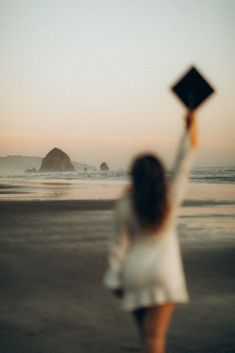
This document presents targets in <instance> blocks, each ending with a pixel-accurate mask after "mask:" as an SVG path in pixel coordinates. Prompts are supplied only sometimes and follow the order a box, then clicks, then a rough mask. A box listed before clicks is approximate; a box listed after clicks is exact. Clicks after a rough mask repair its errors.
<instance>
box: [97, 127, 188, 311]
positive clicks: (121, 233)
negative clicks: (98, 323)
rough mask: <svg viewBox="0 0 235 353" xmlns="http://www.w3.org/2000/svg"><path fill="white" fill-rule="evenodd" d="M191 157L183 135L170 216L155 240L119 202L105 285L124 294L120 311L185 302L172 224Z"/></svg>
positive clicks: (171, 187)
mask: <svg viewBox="0 0 235 353" xmlns="http://www.w3.org/2000/svg"><path fill="white" fill-rule="evenodd" d="M191 155H192V153H191V144H190V142H189V136H188V133H187V132H186V133H185V134H184V136H183V138H182V140H181V143H180V146H179V151H178V153H177V157H176V161H175V166H174V174H173V177H172V180H171V183H170V185H169V188H168V197H169V203H170V211H169V213H168V215H167V218H166V220H165V221H164V224H163V226H161V228H160V229H158V230H157V231H156V232H155V233H154V234H153V233H151V234H148V233H147V232H146V231H143V229H141V227H140V226H139V223H138V219H137V218H136V216H135V213H134V210H133V207H132V205H131V202H130V200H129V198H128V197H127V196H125V197H123V198H121V199H120V200H119V201H118V202H117V206H116V210H115V231H114V234H113V237H112V239H111V244H110V249H109V256H108V269H107V272H106V274H105V277H104V283H105V285H106V286H107V287H108V288H109V289H111V290H115V289H119V288H122V289H123V292H124V295H123V298H122V307H123V309H124V310H127V311H133V310H135V309H137V308H141V307H149V306H153V305H156V304H163V303H167V302H174V303H179V302H187V300H188V292H187V288H186V282H185V275H184V270H183V264H182V258H181V252H180V247H179V241H178V236H177V230H176V227H177V224H176V220H177V211H178V209H179V206H180V203H181V201H182V196H183V193H184V190H185V186H186V185H185V184H186V182H187V179H188V174H189V170H190V164H191V163H190V162H191Z"/></svg>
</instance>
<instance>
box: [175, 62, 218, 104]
mask: <svg viewBox="0 0 235 353" xmlns="http://www.w3.org/2000/svg"><path fill="white" fill-rule="evenodd" d="M172 90H173V92H174V93H175V94H176V95H177V96H178V97H179V98H180V99H181V101H183V103H184V104H185V105H186V106H187V107H188V108H189V110H194V109H196V108H197V107H198V106H199V105H200V104H201V103H202V102H204V101H205V100H206V99H207V98H208V97H209V96H210V95H211V94H212V93H213V92H214V89H213V88H212V87H211V85H209V83H208V82H207V81H206V80H205V79H204V78H203V77H202V75H201V74H200V73H199V72H198V70H197V69H196V68H195V67H193V66H192V67H191V68H190V69H189V70H188V71H187V72H186V74H185V75H184V76H183V77H182V78H180V80H179V81H178V82H177V83H176V84H175V85H174V86H173V87H172Z"/></svg>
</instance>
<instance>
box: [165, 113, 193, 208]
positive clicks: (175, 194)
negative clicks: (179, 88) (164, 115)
mask: <svg viewBox="0 0 235 353" xmlns="http://www.w3.org/2000/svg"><path fill="white" fill-rule="evenodd" d="M196 145H197V131H196V119H195V116H194V114H193V112H189V113H188V115H187V117H186V126H185V132H184V134H183V136H182V138H181V140H180V144H179V148H178V152H177V155H176V159H175V162H174V165H173V175H172V180H171V192H170V198H171V199H170V202H171V205H172V206H173V208H175V207H177V206H178V205H179V204H180V203H181V202H182V199H183V196H184V191H185V188H186V184H187V181H188V178H189V173H190V169H191V162H192V155H193V153H192V152H193V149H194V148H196Z"/></svg>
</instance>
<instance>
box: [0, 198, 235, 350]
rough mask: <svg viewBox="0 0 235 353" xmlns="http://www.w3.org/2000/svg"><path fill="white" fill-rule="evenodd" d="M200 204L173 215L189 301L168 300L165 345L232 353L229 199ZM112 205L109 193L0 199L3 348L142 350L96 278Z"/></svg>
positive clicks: (133, 331)
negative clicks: (92, 197)
mask: <svg viewBox="0 0 235 353" xmlns="http://www.w3.org/2000/svg"><path fill="white" fill-rule="evenodd" d="M198 206H199V205H197V204H194V205H192V204H190V203H188V205H187V203H186V206H185V207H183V208H182V212H181V216H180V221H179V231H180V241H181V244H182V251H183V258H184V263H185V270H186V275H187V281H188V287H189V292H190V296H191V301H190V303H189V304H187V305H180V306H178V307H177V309H176V312H175V315H174V319H173V321H172V324H171V327H170V332H169V338H168V346H167V352H169V353H171V352H172V353H232V352H234V351H235V336H234V324H233V322H232V321H233V317H234V309H235V300H234V296H233V293H234V289H235V287H234V283H233V273H232V268H233V267H232V266H233V265H234V241H233V237H234V220H233V218H232V216H231V206H229V205H215V206H210V212H209V213H208V212H207V210H206V209H205V208H204V212H202V208H203V207H202V205H200V210H201V211H200V212H198ZM211 207H213V212H212V211H211ZM226 207H227V210H226ZM229 207H230V208H229ZM192 208H193V212H192ZM112 209H113V201H112V200H103V201H99V200H96V201H73V200H72V201H71V200H70V201H9V202H7V201H5V202H4V201H1V202H0V215H1V221H0V222H1V228H0V247H1V252H0V283H1V290H0V307H1V315H0V352H1V353H128V352H141V349H140V346H139V341H138V336H137V332H136V329H135V326H134V324H133V322H132V317H131V316H130V315H129V314H127V313H125V312H122V311H120V310H119V303H118V300H117V299H115V298H113V297H112V295H111V294H110V293H109V292H108V291H107V290H106V289H105V288H104V287H103V285H102V276H103V273H104V271H105V267H106V249H107V244H108V238H109V235H110V233H111V231H112ZM226 215H227V216H226ZM226 217H227V218H226ZM225 220H226V226H222V225H223V224H224V221H225ZM208 235H209V236H208Z"/></svg>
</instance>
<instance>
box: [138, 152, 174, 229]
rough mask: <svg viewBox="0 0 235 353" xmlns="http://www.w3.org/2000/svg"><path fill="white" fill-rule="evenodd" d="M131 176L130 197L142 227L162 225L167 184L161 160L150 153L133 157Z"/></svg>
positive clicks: (149, 227) (165, 206)
mask: <svg viewBox="0 0 235 353" xmlns="http://www.w3.org/2000/svg"><path fill="white" fill-rule="evenodd" d="M131 176H132V181H133V186H132V190H131V198H132V202H133V206H134V210H135V212H136V215H137V217H138V220H139V223H140V225H141V227H142V228H144V229H149V230H155V229H157V228H158V227H160V226H161V225H162V222H163V220H164V219H165V215H166V212H167V208H168V205H167V186H166V177H165V170H164V167H163V165H162V163H161V161H160V160H159V159H158V158H156V157H155V156H153V155H151V154H146V155H142V156H139V157H137V158H136V159H135V161H134V163H133V165H132V168H131Z"/></svg>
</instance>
